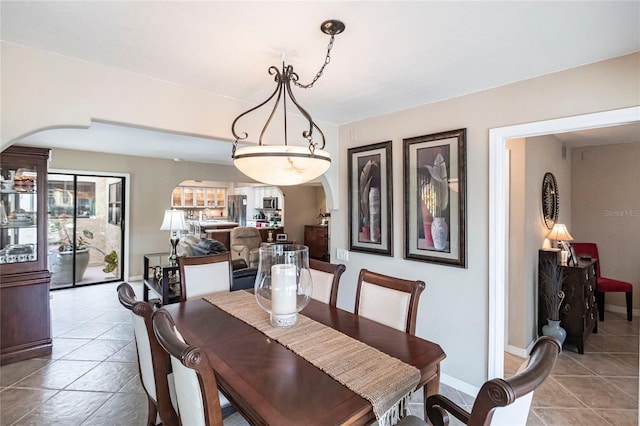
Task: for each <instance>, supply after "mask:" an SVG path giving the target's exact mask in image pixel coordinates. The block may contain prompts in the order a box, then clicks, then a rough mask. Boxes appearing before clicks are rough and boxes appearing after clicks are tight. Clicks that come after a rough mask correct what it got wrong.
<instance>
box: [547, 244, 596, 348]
mask: <svg viewBox="0 0 640 426" xmlns="http://www.w3.org/2000/svg"><path fill="white" fill-rule="evenodd" d="M545 259H546V260H552V261H557V252H554V251H546V250H541V251H540V253H539V261H540V262H539V264H540V263H541V262H542V261H544V260H545ZM596 262H597V260H589V261H582V260H581V261H579V263H578V265H577V266H560V268H561V270H562V272H563V274H564V276H565V281H564V284H563V287H562V288H563V291H564V294H565V298H564V301H563V302H562V306H561V307H560V312H561V314H560V325H561V326H562V328H564V329H565V331H566V332H567V339H566V340H565V345H566V344H569V345H574V346H575V347H576V349H577V350H578V353H581V354H583V353H584V342H585V340H587V337H589V335H590V334H591V333H592V332H593V333H597V332H598V316H597V312H598V310H597V306H596V298H595V289H596ZM541 279H542V278H541V276H540V274H539V275H538V280H541ZM538 294H540V290H538ZM546 319H547V312H546V306H545V304H544V303H542V302H541V300H539V301H538V333H539V334H540V335H542V326H543V325H545V324H546V323H547V320H546Z"/></svg>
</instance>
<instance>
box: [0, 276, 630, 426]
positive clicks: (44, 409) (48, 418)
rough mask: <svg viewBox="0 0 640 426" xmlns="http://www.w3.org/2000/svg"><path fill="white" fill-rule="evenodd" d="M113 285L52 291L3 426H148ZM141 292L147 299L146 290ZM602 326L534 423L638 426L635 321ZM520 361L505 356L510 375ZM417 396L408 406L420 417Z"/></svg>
mask: <svg viewBox="0 0 640 426" xmlns="http://www.w3.org/2000/svg"><path fill="white" fill-rule="evenodd" d="M116 287H117V283H110V284H102V285H97V286H90V287H80V288H77V289H70V290H58V291H55V292H52V293H51V311H52V312H51V316H52V329H53V333H52V334H53V338H54V345H53V353H52V355H51V356H49V357H46V358H40V359H31V360H27V361H22V362H18V363H14V364H8V365H5V366H2V367H0V426H9V425H37V426H48V425H64V426H71V425H92V426H93V425H119V426H129V425H131V426H137V425H144V423H145V419H146V413H147V399H146V396H145V394H144V391H143V389H142V387H141V386H140V379H139V378H138V367H137V364H136V353H135V344H134V342H133V332H132V329H131V326H130V321H131V318H130V317H129V315H130V314H129V312H128V311H126V310H125V309H124V308H123V307H122V306H120V304H119V303H118V300H117V297H116V290H115V289H116ZM134 288H135V289H136V292H137V293H138V297H140V293H141V290H142V288H141V284H137V285H134ZM599 327H600V331H601V332H600V333H599V334H598V335H593V336H591V337H590V338H589V340H588V341H587V344H586V345H585V354H584V355H579V354H577V353H574V352H570V351H565V352H563V353H562V354H561V355H560V358H559V361H558V363H557V365H556V368H555V369H554V372H553V373H552V376H551V377H550V378H549V379H548V380H547V381H546V382H545V383H544V384H543V385H542V386H541V387H540V388H539V390H538V391H536V393H535V396H534V401H533V407H532V410H531V413H530V416H529V421H528V423H527V424H528V425H533V426H538V425H547V426H556V425H616V426H617V425H621V426H623V425H637V418H638V417H637V412H638V411H637V409H638V321H637V319H634V321H633V322H632V323H628V322H627V321H626V320H625V319H624V317H623V316H621V315H617V314H613V313H609V312H607V313H606V318H605V322H601V323H600V326H599ZM519 363H520V362H518V360H517V359H515V358H513V357H507V358H506V362H505V365H506V368H505V370H506V371H507V372H508V371H509V369H510V368H511V367H512V366H513V365H516V366H517V365H519ZM441 393H443V394H444V395H446V396H447V397H449V398H450V399H452V400H453V401H454V402H456V403H458V404H459V405H461V406H462V407H463V408H465V409H467V410H470V409H471V406H472V404H473V398H472V397H470V396H469V395H465V394H463V393H461V392H459V391H457V390H455V389H453V388H451V387H449V386H447V385H445V384H442V385H441ZM420 395H421V392H417V393H416V395H415V398H414V400H413V402H412V403H411V404H410V409H411V411H412V412H413V413H414V414H417V415H420V416H421V415H422V401H421V396H420ZM454 420H455V419H454ZM233 423H234V425H238V426H240V425H243V424H246V423H244V422H243V421H242V420H239V421H238V420H236V421H233ZM225 424H227V423H225ZM456 424H459V423H456V422H452V425H456Z"/></svg>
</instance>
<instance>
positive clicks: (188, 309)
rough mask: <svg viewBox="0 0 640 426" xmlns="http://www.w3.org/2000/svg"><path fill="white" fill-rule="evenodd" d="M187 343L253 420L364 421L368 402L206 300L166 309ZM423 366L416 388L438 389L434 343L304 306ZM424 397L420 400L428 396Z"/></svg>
mask: <svg viewBox="0 0 640 426" xmlns="http://www.w3.org/2000/svg"><path fill="white" fill-rule="evenodd" d="M164 309H166V310H167V311H168V312H169V313H170V314H171V315H172V317H173V319H174V321H175V323H176V327H177V328H178V330H179V331H180V333H181V334H182V335H183V337H184V338H185V340H186V341H187V342H189V344H192V345H196V346H199V347H201V348H202V349H203V350H204V351H205V353H206V354H207V356H208V358H209V362H210V363H211V366H212V368H213V369H214V370H215V375H216V379H217V381H218V388H219V389H220V390H221V391H222V393H223V394H224V395H225V396H226V397H227V398H228V399H229V400H230V401H231V402H232V403H233V405H234V406H235V407H236V408H237V409H238V411H240V413H241V414H242V415H243V416H244V417H245V418H246V419H247V421H248V422H249V423H251V424H254V425H272V426H287V425H296V426H300V425H322V426H327V425H365V424H369V423H371V422H373V421H375V415H374V413H373V409H372V406H371V403H370V402H369V401H367V400H366V399H364V398H362V397H361V396H359V395H358V394H356V393H354V392H353V391H351V390H350V389H348V388H347V387H345V386H344V385H342V384H341V383H339V382H337V381H336V380H334V379H333V378H332V377H331V376H329V375H328V374H326V373H325V372H323V371H321V370H320V369H318V368H317V367H315V366H314V365H312V364H311V363H309V362H308V361H306V360H305V359H303V358H301V357H300V356H298V355H296V354H295V353H294V352H292V351H291V350H289V349H287V348H286V347H284V346H283V345H281V344H280V343H278V342H276V341H274V340H272V339H270V338H269V337H267V336H266V335H264V334H263V333H262V332H260V331H258V330H257V329H255V328H254V327H252V326H250V325H248V324H246V323H245V322H243V321H241V320H239V319H237V318H235V317H233V316H232V315H230V314H228V313H227V312H225V311H223V310H221V309H220V308H218V307H216V306H214V305H212V304H211V303H209V302H207V301H206V300H204V299H196V300H191V301H187V302H182V303H175V304H171V305H166V306H165V307H164ZM301 314H302V315H305V316H307V317H308V318H311V319H313V320H315V321H317V322H319V323H322V324H324V325H326V326H329V327H332V328H334V329H336V330H338V331H340V332H342V333H344V334H345V335H347V336H350V337H352V338H354V339H357V340H359V341H361V342H363V343H366V344H367V345H369V346H371V347H374V348H376V349H378V350H380V351H382V352H384V353H386V354H388V355H390V356H393V357H395V358H397V359H399V360H401V361H403V362H405V363H407V364H409V365H412V366H414V367H416V368H417V369H419V370H420V373H421V379H420V382H419V384H418V387H420V386H424V393H425V394H426V395H431V394H435V393H437V392H438V387H439V384H440V362H441V361H442V360H443V359H444V358H445V356H446V355H445V353H444V352H443V351H442V349H441V348H440V346H439V345H437V344H435V343H432V342H429V341H427V340H424V339H421V338H419V337H416V336H413V335H410V334H408V333H405V332H402V331H398V330H395V329H393V328H390V327H387V326H385V325H382V324H379V323H377V322H375V321H371V320H368V319H366V318H362V317H359V316H357V315H354V314H352V313H351V312H348V311H345V310H342V309H339V308H333V307H331V306H329V305H327V304H324V303H321V302H318V301H315V300H312V301H311V302H310V303H309V305H308V306H307V307H306V308H305V309H304V310H303V311H302V312H301ZM426 395H425V400H426Z"/></svg>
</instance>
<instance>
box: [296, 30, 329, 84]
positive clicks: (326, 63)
mask: <svg viewBox="0 0 640 426" xmlns="http://www.w3.org/2000/svg"><path fill="white" fill-rule="evenodd" d="M335 38H336V36H335V35H333V34H332V35H331V39H329V45H328V46H327V56H326V57H325V58H324V64H322V67H321V68H320V71H318V73H317V74H316V76H315V77H313V80H311V83H309V84H300V83H298V81H297V80H294V79H292V81H293V84H295V85H296V86H297V87H300V88H302V89H310V88H312V87H313V85H314V84H315V82H316V81H318V79H319V78H320V77H321V76H322V73H323V72H324V69H325V67H326V66H327V65H329V62H331V49H332V48H333V40H335Z"/></svg>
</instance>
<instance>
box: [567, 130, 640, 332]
mask: <svg viewBox="0 0 640 426" xmlns="http://www.w3.org/2000/svg"><path fill="white" fill-rule="evenodd" d="M638 138H640V135H639V136H638ZM571 164H572V172H573V173H572V179H571V187H572V191H571V194H572V203H573V209H572V217H571V224H572V225H571V228H570V232H571V235H572V236H573V238H574V239H575V241H581V242H595V243H596V244H598V254H599V255H600V259H601V264H600V268H601V273H602V275H603V276H605V277H610V278H615V279H619V280H622V281H627V282H630V283H631V284H633V286H634V288H637V287H638V285H640V254H639V253H640V237H639V236H640V167H638V165H640V142H635V143H625V144H616V145H602V146H588V147H582V148H575V149H574V150H573V152H572V156H571ZM607 305H609V306H607ZM605 306H606V307H607V308H610V307H613V308H614V309H615V308H618V309H617V310H618V311H620V312H626V301H625V298H624V293H607V294H606V296H605ZM633 306H634V307H635V309H636V310H637V309H638V308H639V307H640V292H639V291H637V290H635V291H634V292H633ZM605 321H606V314H605Z"/></svg>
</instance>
